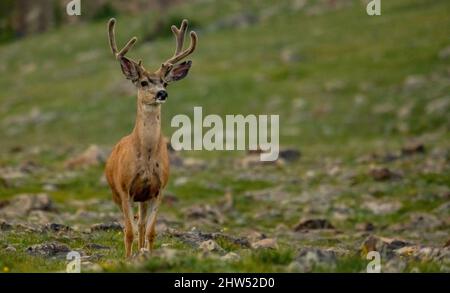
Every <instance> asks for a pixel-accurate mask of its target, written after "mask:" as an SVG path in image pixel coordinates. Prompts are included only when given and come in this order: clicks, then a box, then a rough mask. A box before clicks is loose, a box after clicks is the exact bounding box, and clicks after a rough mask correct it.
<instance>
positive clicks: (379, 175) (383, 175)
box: [370, 168, 402, 181]
mask: <svg viewBox="0 0 450 293" xmlns="http://www.w3.org/2000/svg"><path fill="white" fill-rule="evenodd" d="M370 175H371V176H372V178H373V179H375V181H387V180H391V179H400V178H401V177H402V176H401V175H400V174H398V173H395V172H393V171H391V170H389V169H388V168H373V169H372V170H370Z"/></svg>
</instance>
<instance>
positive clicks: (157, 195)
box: [105, 19, 197, 257]
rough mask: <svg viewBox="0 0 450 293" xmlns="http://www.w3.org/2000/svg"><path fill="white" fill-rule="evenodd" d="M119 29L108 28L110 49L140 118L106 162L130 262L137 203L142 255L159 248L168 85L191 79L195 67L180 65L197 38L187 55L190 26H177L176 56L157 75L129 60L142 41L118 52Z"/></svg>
mask: <svg viewBox="0 0 450 293" xmlns="http://www.w3.org/2000/svg"><path fill="white" fill-rule="evenodd" d="M115 23H116V20H115V19H110V21H109V22H108V33H109V44H110V46H111V50H112V52H113V54H114V56H115V57H116V59H117V60H118V61H119V63H120V66H121V69H122V73H123V74H124V75H125V78H126V79H129V80H131V82H132V83H133V84H134V85H135V86H136V88H137V113H136V123H135V126H134V129H133V131H132V132H131V134H129V135H127V136H125V137H123V138H122V139H121V140H120V141H119V142H118V143H117V144H116V146H115V147H114V148H113V150H112V152H111V155H110V157H109V158H108V160H107V162H106V168H105V175H106V178H107V180H108V183H109V186H110V187H111V191H112V195H113V200H114V202H115V203H116V204H118V205H119V207H120V208H121V210H122V213H123V217H124V242H125V256H126V257H130V256H131V252H132V246H133V238H134V231H133V220H134V215H133V202H138V203H139V215H138V223H137V224H138V225H137V227H138V249H139V250H141V249H144V250H145V249H147V250H149V251H151V250H152V248H153V241H154V240H155V236H156V232H155V224H156V215H157V213H158V208H159V205H160V203H161V198H162V196H163V195H162V190H163V189H164V187H165V186H166V184H167V181H168V178H169V158H168V154H167V145H166V142H165V139H164V137H163V135H162V132H161V104H163V103H164V102H165V101H166V99H167V96H168V95H167V91H166V87H167V85H168V84H170V83H171V82H173V81H177V80H180V79H183V78H184V77H185V76H186V75H187V74H188V71H189V69H190V67H191V65H192V62H191V61H184V62H181V63H179V62H180V61H181V60H183V59H184V58H186V57H187V56H189V55H190V54H191V53H192V52H194V50H195V47H196V45H197V35H196V34H195V32H193V31H191V33H190V37H191V43H190V46H189V48H187V49H185V50H183V43H184V38H185V34H186V29H187V25H188V22H187V20H183V21H182V23H181V26H180V28H177V27H176V26H172V32H173V34H174V35H175V39H176V49H175V53H174V54H173V56H172V57H170V58H169V59H168V60H167V61H165V62H164V63H163V64H162V65H161V66H160V68H159V69H158V70H156V71H155V72H153V73H152V72H149V71H147V70H146V69H145V68H144V66H143V65H142V61H139V62H136V61H134V60H132V59H130V58H128V57H125V55H126V54H127V52H128V51H129V50H130V49H131V48H132V47H133V46H134V44H135V43H136V40H137V39H136V37H133V38H132V39H131V40H130V41H128V43H127V44H126V45H125V47H123V49H122V50H120V51H118V50H117V46H116V41H115V31H114V27H115ZM147 212H148V214H147Z"/></svg>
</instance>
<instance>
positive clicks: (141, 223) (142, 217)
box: [138, 202, 148, 251]
mask: <svg viewBox="0 0 450 293" xmlns="http://www.w3.org/2000/svg"><path fill="white" fill-rule="evenodd" d="M147 208H148V203H147V202H140V203H139V220H138V235H139V242H138V249H139V251H140V250H141V249H142V248H144V244H145V224H146V222H147Z"/></svg>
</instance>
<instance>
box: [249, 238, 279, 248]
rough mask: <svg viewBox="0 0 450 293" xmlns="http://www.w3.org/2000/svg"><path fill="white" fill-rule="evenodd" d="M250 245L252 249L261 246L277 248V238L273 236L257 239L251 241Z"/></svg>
mask: <svg viewBox="0 0 450 293" xmlns="http://www.w3.org/2000/svg"><path fill="white" fill-rule="evenodd" d="M251 246H252V248H253V249H262V248H268V249H278V243H277V240H276V239H274V238H265V239H261V240H259V241H256V242H253V243H252V244H251Z"/></svg>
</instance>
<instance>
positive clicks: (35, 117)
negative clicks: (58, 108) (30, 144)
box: [3, 107, 56, 134]
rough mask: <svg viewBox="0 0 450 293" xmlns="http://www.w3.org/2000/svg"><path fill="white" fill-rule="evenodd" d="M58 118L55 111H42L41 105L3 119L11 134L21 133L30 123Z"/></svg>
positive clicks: (37, 123) (45, 121)
mask: <svg viewBox="0 0 450 293" xmlns="http://www.w3.org/2000/svg"><path fill="white" fill-rule="evenodd" d="M55 118H56V114H55V113H54V112H42V111H41V109H40V108H39V107H33V108H31V110H30V111H29V112H28V113H25V114H19V115H15V116H9V117H7V118H5V119H4V120H3V124H4V125H5V126H6V127H7V128H8V132H9V133H10V134H17V133H20V132H21V131H22V130H23V129H25V127H26V126H28V125H33V126H36V125H39V124H46V123H49V122H51V121H53V120H54V119H55Z"/></svg>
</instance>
